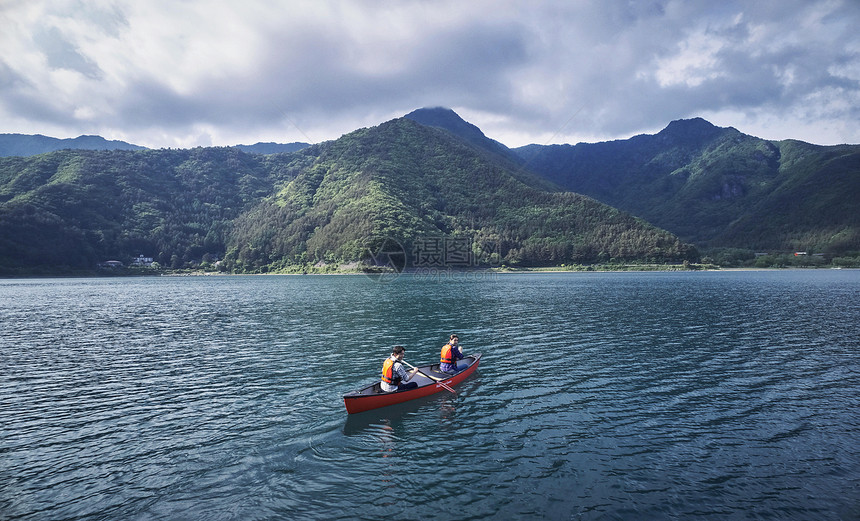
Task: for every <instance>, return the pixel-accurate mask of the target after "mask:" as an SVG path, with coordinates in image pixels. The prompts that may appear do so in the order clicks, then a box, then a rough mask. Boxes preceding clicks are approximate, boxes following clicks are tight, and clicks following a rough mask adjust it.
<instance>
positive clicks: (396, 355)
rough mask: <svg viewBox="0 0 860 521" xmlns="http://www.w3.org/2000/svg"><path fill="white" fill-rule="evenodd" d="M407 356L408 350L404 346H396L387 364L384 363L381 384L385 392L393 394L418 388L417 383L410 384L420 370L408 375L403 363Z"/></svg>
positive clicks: (416, 369) (414, 370)
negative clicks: (404, 357)
mask: <svg viewBox="0 0 860 521" xmlns="http://www.w3.org/2000/svg"><path fill="white" fill-rule="evenodd" d="M405 354H406V349H404V348H403V346H394V349H392V350H391V356H389V357H388V358H386V359H385V362H383V363H382V382H381V383H380V387H382V390H383V391H385V392H387V393H392V392H394V391H403V390H405V389H414V388H416V387H418V383H417V382H409V380H411V379H412V377H413V376H415V374H416V373H417V372H418V368H417V367H416V368H415V369H413V370H412V371H411V372H409V373H407V372H406V369H404V368H403V364H402V363H401V362H402V361H403V356H404V355H405ZM403 382H409V383H403Z"/></svg>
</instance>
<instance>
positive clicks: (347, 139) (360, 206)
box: [0, 118, 697, 274]
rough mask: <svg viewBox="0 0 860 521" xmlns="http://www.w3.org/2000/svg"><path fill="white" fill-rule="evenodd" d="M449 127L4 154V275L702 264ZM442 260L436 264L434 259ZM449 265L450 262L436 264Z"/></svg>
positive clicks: (674, 242)
mask: <svg viewBox="0 0 860 521" xmlns="http://www.w3.org/2000/svg"><path fill="white" fill-rule="evenodd" d="M522 177H523V176H522V172H521V171H518V170H517V169H516V167H513V166H511V164H510V162H509V161H507V160H505V159H502V158H499V157H497V156H496V155H494V154H489V153H487V151H486V150H483V149H481V148H480V147H476V146H475V145H473V144H471V143H468V142H466V141H464V140H462V139H461V138H459V137H458V136H456V135H454V134H452V133H451V132H449V131H446V130H442V129H439V128H435V127H429V126H425V125H421V124H418V123H416V122H415V121H412V120H410V119H406V118H400V119H396V120H392V121H390V122H387V123H384V124H382V125H379V126H377V127H373V128H369V129H361V130H357V131H355V132H353V133H351V134H348V135H346V136H344V137H342V138H340V139H338V140H336V141H330V142H326V143H322V144H319V145H314V146H310V147H307V148H305V149H302V150H301V151H298V152H295V153H289V154H272V155H259V154H248V153H244V152H242V151H241V150H237V149H235V148H196V149H191V150H140V151H73V150H66V151H60V152H53V153H48V154H42V155H38V156H33V157H9V158H0V273H7V274H15V273H27V272H30V273H32V272H39V271H41V272H48V273H55V272H57V271H58V270H65V269H67V270H77V269H88V268H92V267H93V266H95V265H96V263H98V262H101V261H105V260H109V259H115V260H120V261H123V262H128V261H129V260H130V259H132V258H134V257H137V256H138V255H144V256H146V257H154V258H155V260H156V261H157V262H159V263H160V264H161V265H165V266H172V267H183V266H188V265H190V264H194V263H200V262H206V261H210V262H211V261H214V260H216V259H221V258H222V257H223V263H222V267H223V268H224V269H228V270H230V271H238V272H266V271H272V270H277V269H287V268H289V267H291V266H296V265H308V264H315V263H319V262H337V263H341V262H350V261H359V260H361V261H370V262H371V263H372V262H377V263H379V262H378V257H377V256H375V255H374V254H378V253H379V252H380V251H381V250H382V249H383V248H384V247H386V246H385V244H387V243H386V240H388V241H389V243H391V244H396V245H398V246H399V247H401V248H402V249H403V253H402V257H403V262H404V263H409V265H412V266H421V265H427V266H434V267H435V266H445V265H452V264H455V265H456V266H462V267H467V266H474V265H496V264H500V263H507V264H512V265H543V264H559V263H568V262H591V261H599V260H609V259H611V258H614V259H619V260H643V261H644V260H656V261H676V262H677V261H682V260H695V258H696V256H697V254H696V251H695V250H694V249H692V248H691V247H689V246H687V245H684V244H683V243H681V241H679V240H678V239H677V237H675V236H673V235H671V234H669V233H667V232H665V231H663V230H660V229H657V228H655V227H653V226H651V225H649V224H647V223H646V222H644V221H642V220H641V219H637V218H634V217H632V216H631V215H629V214H627V213H624V212H621V211H618V210H616V209H614V208H611V207H609V206H607V205H604V204H602V203H598V202H597V201H595V200H593V199H591V198H589V197H584V196H581V195H578V194H574V193H566V192H549V191H546V190H543V189H541V188H536V187H534V186H531V185H529V184H528V183H526V182H524V181H523V180H522ZM440 256H442V257H440ZM440 262H441V264H440Z"/></svg>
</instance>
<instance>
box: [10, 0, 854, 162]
mask: <svg viewBox="0 0 860 521" xmlns="http://www.w3.org/2000/svg"><path fill="white" fill-rule="evenodd" d="M0 23H2V25H3V27H4V31H3V33H2V34H0V48H2V50H3V52H2V53H0V56H2V58H0V121H3V122H4V126H3V128H0V132H22V133H42V134H51V135H60V136H63V135H69V136H71V135H79V134H82V133H88V134H100V135H103V136H105V137H108V138H110V139H123V140H126V141H130V142H134V143H140V144H143V145H146V146H150V147H161V146H194V145H209V144H215V145H226V144H232V143H238V142H255V141H280V142H285V141H321V140H326V139H333V138H336V137H338V136H339V135H341V134H343V133H346V132H349V131H351V130H353V129H355V128H358V127H362V126H368V125H375V124H377V123H379V122H381V121H384V120H387V119H390V118H392V117H397V116H400V115H403V114H405V113H407V112H409V111H411V110H413V109H415V108H417V107H422V106H436V105H442V106H449V107H452V108H454V109H455V110H457V112H458V113H460V114H461V115H463V116H464V117H465V118H466V119H467V120H469V121H472V122H474V123H475V124H477V125H478V126H479V127H481V129H482V130H484V132H485V133H486V134H487V135H488V136H490V137H492V138H495V139H498V140H499V141H501V142H503V143H505V144H507V145H509V146H518V145H522V144H526V143H530V142H536V143H547V142H571V143H575V142H577V141H595V140H603V139H612V138H621V137H629V136H630V135H632V134H635V133H641V132H652V131H656V130H659V129H660V128H662V127H663V126H665V125H666V123H667V122H668V121H671V120H674V119H679V118H685V117H692V116H703V117H705V118H707V119H709V120H710V121H713V122H714V123H716V124H718V125H724V126H728V125H731V126H735V127H737V128H739V129H741V130H743V131H745V132H748V133H751V134H755V135H759V136H762V137H766V138H771V139H778V138H786V137H794V138H798V139H803V140H806V141H810V142H814V143H836V142H853V143H858V142H860V123H858V121H860V113H858V111H860V37H858V35H857V31H856V27H857V26H858V25H860V4H858V3H857V2H854V1H852V0H843V1H832V2H806V1H801V0H784V1H763V2H754V3H751V2H742V1H739V0H738V1H729V2H720V3H716V4H715V3H713V2H705V1H693V2H688V1H680V0H677V1H652V2H615V1H613V2H575V3H561V2H541V3H534V2H506V3H503V4H499V3H495V2H489V1H477V2H453V1H443V2H423V1H412V2H396V3H395V2H348V1H322V2H320V1H313V2H311V1H308V2H274V3H273V2H245V3H242V4H237V3H235V2H229V1H213V2H208V1H207V2H202V1H189V2H181V3H180V2H172V1H158V0H156V1H152V2H124V1H120V2H94V1H93V2H90V1H86V0H84V1H72V0H69V1H66V2H62V1H59V2H57V1H52V2H47V1H45V2H43V1H35V2H17V3H12V4H5V5H3V6H2V7H0Z"/></svg>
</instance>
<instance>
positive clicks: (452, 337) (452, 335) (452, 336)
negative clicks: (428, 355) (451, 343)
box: [449, 333, 460, 340]
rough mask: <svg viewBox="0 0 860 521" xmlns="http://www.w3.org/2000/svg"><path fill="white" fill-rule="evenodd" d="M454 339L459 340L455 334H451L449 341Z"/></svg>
mask: <svg viewBox="0 0 860 521" xmlns="http://www.w3.org/2000/svg"><path fill="white" fill-rule="evenodd" d="M455 338H456V339H457V340H460V337H458V336H457V333H452V334H451V338H450V339H449V340H454V339H455Z"/></svg>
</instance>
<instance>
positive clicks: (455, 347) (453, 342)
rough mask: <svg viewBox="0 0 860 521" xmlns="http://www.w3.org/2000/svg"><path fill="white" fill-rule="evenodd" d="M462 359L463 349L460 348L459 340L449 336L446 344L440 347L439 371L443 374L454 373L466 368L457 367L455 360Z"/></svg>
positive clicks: (455, 336) (454, 336)
mask: <svg viewBox="0 0 860 521" xmlns="http://www.w3.org/2000/svg"><path fill="white" fill-rule="evenodd" d="M462 359H463V349H462V348H461V347H460V338H459V337H458V336H457V335H453V334H452V335H451V337H450V340H448V343H447V344H445V345H444V346H442V357H441V359H440V360H439V370H440V371H442V372H443V373H456V372H457V371H460V370H462V369H465V368H466V367H468V365H466V366H463V367H457V360H462Z"/></svg>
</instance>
